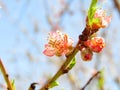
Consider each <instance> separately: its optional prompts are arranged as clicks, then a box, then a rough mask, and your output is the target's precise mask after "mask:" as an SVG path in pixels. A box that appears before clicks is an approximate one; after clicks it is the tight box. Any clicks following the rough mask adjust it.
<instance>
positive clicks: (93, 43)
mask: <svg viewBox="0 0 120 90" xmlns="http://www.w3.org/2000/svg"><path fill="white" fill-rule="evenodd" d="M84 44H85V46H87V47H89V48H90V49H91V50H92V51H93V52H97V53H99V52H101V51H102V49H103V48H104V47H105V42H104V39H103V38H102V37H93V38H92V39H90V40H87V41H86V42H85V43H84Z"/></svg>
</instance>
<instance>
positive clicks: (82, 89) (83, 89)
mask: <svg viewBox="0 0 120 90" xmlns="http://www.w3.org/2000/svg"><path fill="white" fill-rule="evenodd" d="M99 73H100V71H97V72H96V73H95V74H94V75H93V76H92V77H91V78H90V79H89V80H88V81H87V83H86V84H85V85H84V86H83V88H81V89H80V90H85V88H86V87H87V86H88V85H89V84H90V82H91V81H92V80H93V79H94V78H95V77H96V76H97V75H98V74H99Z"/></svg>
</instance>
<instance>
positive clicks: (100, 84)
mask: <svg viewBox="0 0 120 90" xmlns="http://www.w3.org/2000/svg"><path fill="white" fill-rule="evenodd" d="M103 86H104V70H101V72H100V76H99V80H98V87H99V88H103Z"/></svg>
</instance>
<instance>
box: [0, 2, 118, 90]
mask: <svg viewBox="0 0 120 90" xmlns="http://www.w3.org/2000/svg"><path fill="white" fill-rule="evenodd" d="M90 2H91V0H0V58H1V59H2V61H3V63H4V66H5V68H6V70H7V72H8V74H9V76H10V79H12V80H15V85H16V90H28V88H29V86H30V84H31V83H33V82H39V83H40V86H38V88H40V87H42V86H43V85H44V83H45V82H46V81H47V80H48V79H49V78H51V77H52V76H53V75H54V74H55V73H56V71H57V70H58V69H59V68H60V66H61V65H62V63H63V62H64V59H65V57H60V58H58V57H55V56H54V57H47V56H45V55H43V53H42V52H43V50H44V44H45V43H47V37H48V32H50V31H55V30H58V29H60V30H62V32H65V33H68V35H69V36H71V37H72V38H73V39H74V45H76V43H77V40H78V36H79V34H81V33H82V31H83V29H84V27H85V19H86V15H87V10H88V8H89V5H90ZM98 5H99V6H100V7H102V8H103V9H105V10H106V12H107V13H108V15H112V21H111V23H110V25H109V26H108V27H107V28H105V29H101V30H100V31H99V32H98V36H102V37H104V38H105V41H106V47H105V49H104V50H103V51H102V52H101V53H100V54H94V56H93V59H92V61H91V62H84V61H82V60H81V57H80V53H78V54H77V63H76V65H75V67H74V68H73V69H72V70H71V71H70V72H69V73H68V74H66V75H63V76H61V77H60V78H59V79H58V82H59V83H60V85H59V86H57V87H55V88H53V89H52V90H63V89H64V90H80V88H82V87H83V86H84V85H85V84H86V82H87V81H88V80H89V79H90V77H91V76H92V75H93V73H94V72H95V71H99V70H103V74H102V75H101V76H99V77H96V78H94V80H92V82H91V83H90V84H89V85H88V86H87V87H86V89H85V90H120V65H119V64H120V28H119V26H120V0H99V3H98ZM101 80H102V84H100V82H101ZM4 85H5V82H4V79H3V76H2V73H1V72H0V90H5V89H4ZM36 90H37V89H36Z"/></svg>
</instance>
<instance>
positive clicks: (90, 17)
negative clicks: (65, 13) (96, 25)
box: [88, 0, 98, 26]
mask: <svg viewBox="0 0 120 90" xmlns="http://www.w3.org/2000/svg"><path fill="white" fill-rule="evenodd" d="M97 2H98V0H92V2H91V4H90V8H89V10H88V24H89V25H90V26H91V25H92V22H93V17H94V14H95V11H96V9H97V6H96V4H97Z"/></svg>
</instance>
